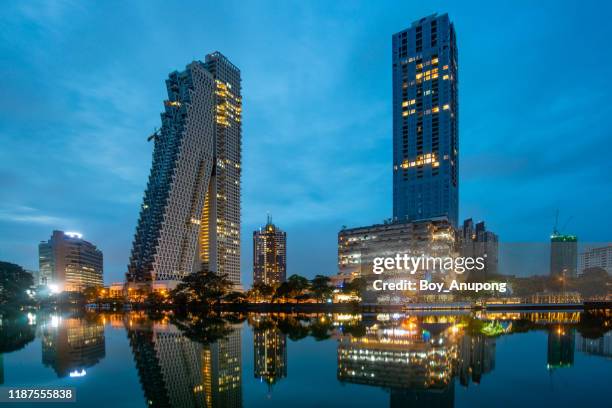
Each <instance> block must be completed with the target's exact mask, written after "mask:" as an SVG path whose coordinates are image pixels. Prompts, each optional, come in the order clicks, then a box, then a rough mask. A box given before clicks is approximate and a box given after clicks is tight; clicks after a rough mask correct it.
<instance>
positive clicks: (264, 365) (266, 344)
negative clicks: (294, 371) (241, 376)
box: [250, 316, 287, 392]
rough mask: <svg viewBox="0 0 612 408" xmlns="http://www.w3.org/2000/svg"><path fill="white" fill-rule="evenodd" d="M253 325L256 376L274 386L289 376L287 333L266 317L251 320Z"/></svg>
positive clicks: (270, 389)
mask: <svg viewBox="0 0 612 408" xmlns="http://www.w3.org/2000/svg"><path fill="white" fill-rule="evenodd" d="M250 323H251V325H252V327H253V356H254V376H255V378H257V379H259V380H260V381H261V382H265V383H266V384H268V390H269V392H272V386H273V385H274V384H276V383H277V382H278V381H279V380H281V379H282V378H285V377H287V335H286V334H284V333H282V332H281V331H280V330H279V328H278V327H277V325H276V324H275V323H273V322H272V321H271V320H269V319H267V318H266V317H265V316H264V317H259V316H258V317H256V318H253V319H252V320H251V321H250Z"/></svg>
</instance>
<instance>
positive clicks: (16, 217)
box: [0, 206, 72, 228]
mask: <svg viewBox="0 0 612 408" xmlns="http://www.w3.org/2000/svg"><path fill="white" fill-rule="evenodd" d="M0 221H4V222H9V223H23V224H37V225H48V226H51V227H54V228H57V227H59V226H63V225H69V224H70V223H71V222H72V221H71V220H70V219H68V218H63V217H58V216H54V215H50V214H45V213H43V212H42V211H40V210H37V209H35V208H32V207H27V206H16V207H10V208H6V207H5V208H0Z"/></svg>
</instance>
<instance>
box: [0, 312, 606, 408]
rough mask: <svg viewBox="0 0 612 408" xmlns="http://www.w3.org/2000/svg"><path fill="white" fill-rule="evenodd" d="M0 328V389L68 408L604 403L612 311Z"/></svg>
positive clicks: (132, 316) (54, 318)
mask: <svg viewBox="0 0 612 408" xmlns="http://www.w3.org/2000/svg"><path fill="white" fill-rule="evenodd" d="M1 323H2V324H1V326H0V328H1V332H0V352H1V353H2V354H0V384H2V385H3V386H19V387H24V386H32V387H33V386H53V387H61V386H70V387H76V395H77V403H76V404H75V405H72V406H84V407H85V406H87V407H109V406H112V407H131V406H137V407H138V406H140V407H145V406H148V407H242V406H244V407H253V406H255V407H256V406H266V407H275V406H278V407H281V406H288V405H290V406H292V407H313V406H316V407H325V406H349V405H350V406H353V407H355V406H357V407H381V406H383V407H384V406H389V407H417V406H423V407H479V406H481V407H490V406H496V407H497V406H513V407H516V406H523V407H526V406H548V405H552V406H557V407H561V406H564V407H565V406H566V407H578V406H612V388H611V387H610V378H611V376H610V374H612V331H610V330H611V329H612V313H611V312H610V311H607V312H592V313H580V312H539V313H505V314H503V313H477V314H474V313H472V314H461V313H455V314H445V313H440V314H415V315H408V314H379V315H361V314H308V315H300V314H248V315H247V314H227V315H222V316H217V317H214V318H211V317H202V316H189V317H183V318H181V319H179V318H177V317H174V316H165V315H159V316H155V317H150V316H147V315H146V314H144V313H137V312H132V313H125V314H112V313H105V314H99V313H90V312H75V313H67V312H64V313H59V312H58V313H38V314H31V313H30V314H21V313H16V314H10V315H4V316H3V317H2V321H1ZM46 405H47V406H53V404H46ZM56 405H57V406H62V405H65V404H56ZM22 406H23V405H22Z"/></svg>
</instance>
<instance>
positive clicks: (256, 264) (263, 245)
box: [253, 216, 287, 285]
mask: <svg viewBox="0 0 612 408" xmlns="http://www.w3.org/2000/svg"><path fill="white" fill-rule="evenodd" d="M286 278H287V233H286V232H284V231H282V230H281V229H280V228H278V227H277V226H276V225H274V224H273V223H272V218H271V217H270V216H268V222H267V223H266V225H265V226H264V227H263V228H260V229H259V230H258V231H254V232H253V284H256V283H265V284H267V285H278V284H281V283H283V282H284V281H285V280H286Z"/></svg>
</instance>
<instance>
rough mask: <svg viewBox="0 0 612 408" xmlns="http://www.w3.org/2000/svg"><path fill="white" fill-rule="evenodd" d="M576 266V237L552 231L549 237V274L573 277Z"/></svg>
mask: <svg viewBox="0 0 612 408" xmlns="http://www.w3.org/2000/svg"><path fill="white" fill-rule="evenodd" d="M577 266H578V238H577V237H576V236H575V235H563V234H559V233H558V232H556V231H555V232H554V233H553V234H552V235H551V237H550V274H551V275H558V276H563V277H575V276H576V269H577Z"/></svg>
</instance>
